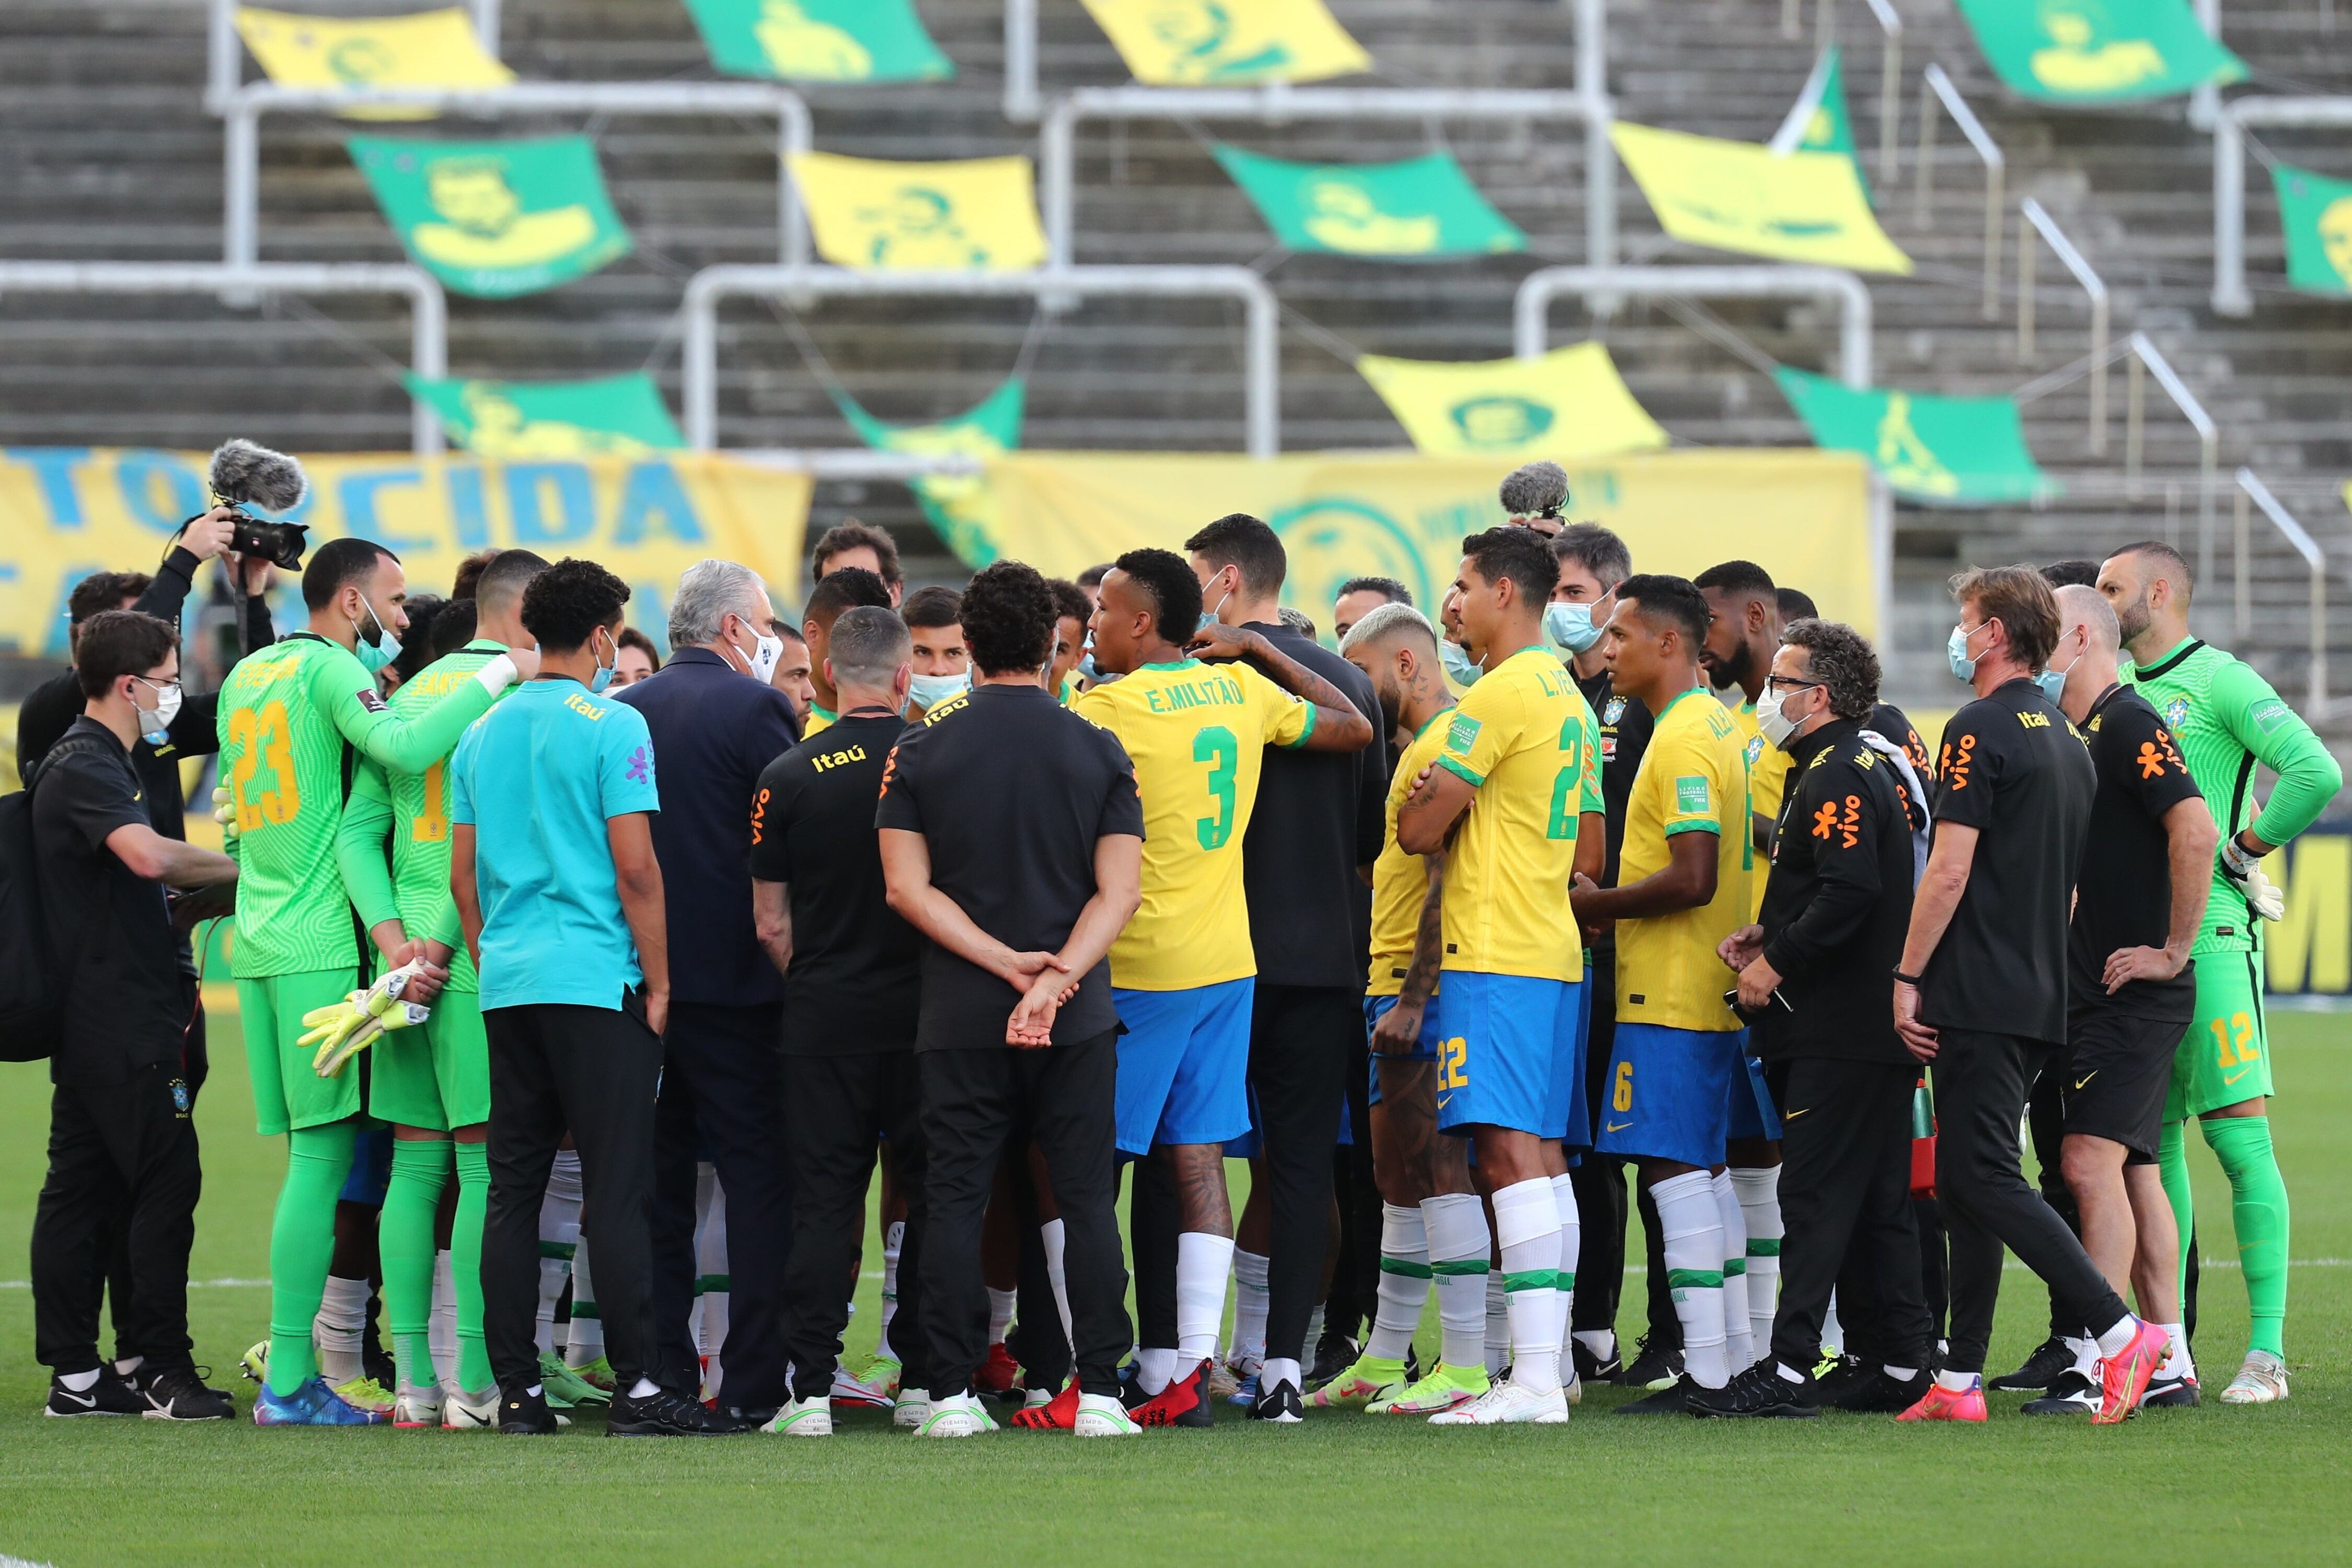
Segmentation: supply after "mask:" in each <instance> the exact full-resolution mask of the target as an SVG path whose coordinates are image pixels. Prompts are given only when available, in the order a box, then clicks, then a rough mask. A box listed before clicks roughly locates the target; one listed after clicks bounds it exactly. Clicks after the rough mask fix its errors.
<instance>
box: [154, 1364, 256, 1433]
mask: <svg viewBox="0 0 2352 1568" xmlns="http://www.w3.org/2000/svg"><path fill="white" fill-rule="evenodd" d="M208 1370H209V1369H207V1368H205V1367H200V1366H175V1367H172V1368H170V1369H168V1370H166V1371H163V1372H157V1373H150V1372H149V1371H148V1370H147V1368H145V1367H143V1366H142V1367H141V1368H140V1369H139V1371H138V1372H137V1373H133V1374H132V1380H131V1382H132V1386H133V1387H134V1388H136V1389H137V1390H138V1392H139V1394H140V1397H142V1398H143V1399H144V1400H146V1401H147V1408H146V1409H145V1410H143V1411H142V1412H141V1413H140V1414H142V1415H145V1416H146V1417H147V1419H148V1420H150V1421H227V1420H230V1419H233V1418H234V1417H235V1416H236V1401H235V1400H233V1399H231V1398H230V1397H229V1396H228V1395H227V1394H225V1393H223V1392H222V1391H221V1390H219V1389H217V1388H207V1387H205V1373H206V1371H208Z"/></svg>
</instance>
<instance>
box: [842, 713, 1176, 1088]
mask: <svg viewBox="0 0 2352 1568" xmlns="http://www.w3.org/2000/svg"><path fill="white" fill-rule="evenodd" d="M831 733H832V731H829V730H828V731H824V732H823V733H822V734H820V736H819V739H824V737H825V736H829V735H830V734H831ZM873 821H874V825H875V826H877V827H887V828H899V829H903V830H905V831H907V832H909V833H919V834H921V835H922V836H923V838H924V841H925V842H926V844H927V845H928V846H929V850H930V858H931V885H932V886H933V887H936V888H938V889H940V891H941V892H943V893H945V894H946V895H947V896H948V897H949V898H950V899H953V900H955V902H956V906H957V907H958V908H959V909H961V910H963V912H964V913H965V914H966V915H969V916H970V917H971V921H972V923H973V924H975V925H977V926H979V927H980V929H981V930H982V931H986V932H987V933H988V934H989V935H991V936H992V937H994V938H995V939H996V940H997V941H999V942H1003V943H1004V945H1005V946H1007V947H1009V948H1011V949H1013V951H1014V952H1054V951H1055V950H1057V949H1059V948H1060V947H1061V945H1062V943H1063V942H1066V941H1068V940H1069V935H1070V928H1071V927H1073V926H1075V925H1076V924H1077V920H1078V913H1079V911H1080V910H1084V909H1085V908H1086V906H1087V900H1090V899H1092V898H1093V897H1094V896H1095V843H1096V841H1097V839H1102V838H1108V837H1116V836H1120V835H1124V836H1127V837H1133V838H1141V837H1143V805H1142V803H1141V801H1140V800H1139V798H1138V797H1137V795H1136V793H1135V765H1134V763H1130V762H1129V760H1128V756H1127V749H1126V748H1125V747H1123V746H1121V745H1120V744H1119V743H1118V737H1117V736H1115V735H1113V734H1112V733H1111V732H1110V731H1108V730H1104V729H1100V728H1098V727H1097V726H1096V725H1094V724H1092V723H1090V722H1088V721H1087V720H1084V719H1081V718H1079V717H1078V716H1077V715H1076V714H1075V713H1073V712H1071V711H1070V710H1068V709H1066V708H1065V707H1063V706H1062V705H1061V704H1060V703H1058V702H1056V701H1055V700H1054V699H1053V697H1052V696H1051V695H1049V694H1048V693H1047V692H1046V691H1045V689H1044V688H1042V687H1037V686H1027V685H1024V686H1011V685H1005V686H998V685H983V686H975V687H974V688H972V689H971V691H970V692H969V693H967V694H965V695H964V696H961V697H958V698H955V699H953V700H950V701H947V702H943V703H941V704H940V706H939V707H937V708H935V709H933V710H931V711H930V712H929V713H928V714H926V715H925V716H924V718H923V721H922V722H921V723H920V724H919V725H916V726H915V727H914V728H913V729H910V730H908V731H907V732H906V733H905V734H904V735H902V736H900V737H899V738H898V745H897V746H896V747H895V748H894V749H893V750H892V752H891V753H890V759H889V762H888V764H887V767H886V769H885V771H884V773H883V777H882V796H881V803H880V805H879V806H878V807H877V809H876V812H875V816H874V818H873ZM1020 1002H1021V993H1020V992H1018V991H1016V990H1014V989H1013V987H1012V986H1011V985H1009V984H1005V983H1004V982H1003V981H1002V980H999V979H998V978H997V977H996V976H995V975H993V974H991V973H988V972H987V971H986V970H984V969H982V968H981V967H979V966H978V965H977V964H974V963H969V962H967V961H966V960H964V959H962V958H959V957H957V956H956V955H955V954H954V953H951V952H948V951H947V950H946V949H944V948H941V947H939V946H937V945H936V944H931V943H926V944H925V946H924V949H923V1003H922V1017H921V1022H920V1023H919V1026H917V1029H916V1034H915V1048H916V1049H917V1050H919V1051H938V1050H981V1049H985V1048H987V1047H1002V1046H1003V1044H1004V1026H1005V1024H1006V1022H1007V1021H1008V1020H1009V1019H1010V1018H1011V1017H1012V1016H1013V1008H1014V1007H1016V1006H1018V1005H1020ZM1117 1028H1118V1011H1117V1009H1116V1008H1115V1007H1114V1006H1113V1005H1112V1004H1111V995H1110V963H1109V960H1108V958H1106V959H1104V960H1103V961H1102V962H1100V963H1097V964H1096V965H1095V966H1094V967H1093V968H1092V969H1090V970H1088V971H1087V973H1086V974H1085V975H1084V976H1083V977H1082V979H1081V980H1080V983H1079V985H1078V992H1077V994H1076V996H1073V997H1072V998H1071V999H1070V1000H1069V1001H1068V1002H1066V1003H1065V1004H1064V1005H1063V1006H1062V1008H1061V1011H1060V1012H1059V1013H1057V1014H1056V1015H1055V1019H1054V1043H1055V1045H1074V1044H1076V1043H1077V1042H1078V1041H1081V1040H1090V1039H1094V1038H1096V1037H1099V1036H1102V1035H1107V1034H1109V1033H1111V1032H1112V1031H1113V1030H1115V1029H1117Z"/></svg>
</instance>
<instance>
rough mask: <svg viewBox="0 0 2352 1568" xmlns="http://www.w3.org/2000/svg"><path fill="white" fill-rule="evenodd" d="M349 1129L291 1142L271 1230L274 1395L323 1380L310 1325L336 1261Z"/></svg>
mask: <svg viewBox="0 0 2352 1568" xmlns="http://www.w3.org/2000/svg"><path fill="white" fill-rule="evenodd" d="M353 1132H354V1129H353V1127H352V1123H350V1122H348V1121H339V1122H336V1123H334V1124H333V1125H331V1126H328V1127H305V1128H300V1129H298V1130H297V1131H293V1132H290V1133H289V1134H287V1139H286V1184H285V1185H283V1186H281V1187H280V1188H278V1215H277V1218H276V1220H275V1221H273V1222H272V1224H271V1226H270V1229H269V1392H271V1393H272V1394H278V1395H280V1396H283V1395H286V1394H292V1393H293V1392H294V1391H295V1390H296V1389H298V1388H299V1387H301V1386H302V1385H303V1384H306V1383H308V1382H310V1380H311V1379H312V1378H314V1377H316V1376H318V1375H319V1358H318V1354H317V1352H314V1351H313V1350H312V1349H311V1346H310V1320H311V1319H313V1318H315V1317H317V1316H318V1315H319V1302H320V1299H321V1298H322V1297H324V1296H325V1294H326V1289H327V1269H328V1268H329V1266H330V1265H331V1263H332V1262H333V1261H334V1256H335V1200H336V1199H338V1198H340V1197H341V1195H342V1192H343V1182H344V1179H345V1178H346V1177H348V1176H349V1175H350V1174H351V1170H352V1136H353Z"/></svg>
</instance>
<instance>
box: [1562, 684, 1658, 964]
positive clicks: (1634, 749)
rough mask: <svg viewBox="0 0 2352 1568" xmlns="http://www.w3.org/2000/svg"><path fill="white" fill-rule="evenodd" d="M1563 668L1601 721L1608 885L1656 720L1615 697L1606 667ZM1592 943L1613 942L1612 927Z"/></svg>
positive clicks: (1604, 876)
mask: <svg viewBox="0 0 2352 1568" xmlns="http://www.w3.org/2000/svg"><path fill="white" fill-rule="evenodd" d="M1568 673H1569V676H1570V679H1573V680H1574V681H1575V682H1576V689H1578V690H1579V691H1581V692H1582V693H1584V700H1585V701H1586V702H1587V703H1589V704H1591V708H1592V716H1593V718H1594V719H1596V720H1598V721H1600V724H1601V805H1602V806H1603V808H1604V809H1605V810H1606V811H1607V812H1608V816H1607V817H1606V818H1605V820H1606V822H1607V825H1608V833H1607V835H1606V837H1607V839H1608V858H1607V859H1606V860H1605V861H1604V862H1603V864H1602V867H1601V886H1602V887H1604V888H1613V887H1615V886H1616V885H1617V861H1618V858H1619V856H1620V855H1622V853H1623V851H1624V848H1625V803H1626V802H1627V801H1629V800H1631V799H1632V798H1633V775H1634V774H1635V773H1639V772H1641V769H1642V753H1643V752H1646V751H1648V750H1649V749H1650V731H1653V730H1654V729H1656V728H1657V721H1655V720H1654V719H1652V718H1651V717H1650V710H1649V709H1647V708H1645V707H1643V704H1642V700H1641V699H1640V698H1638V697H1620V696H1618V695H1617V693H1616V692H1615V691H1613V690H1612V689H1611V687H1612V680H1611V679H1610V673H1609V671H1608V670H1606V669H1603V670H1601V672H1600V673H1599V674H1598V675H1595V676H1594V677H1593V678H1592V679H1590V680H1587V679H1585V678H1584V677H1582V676H1580V675H1578V674H1577V673H1576V671H1575V670H1574V669H1573V668H1570V670H1569V672H1568ZM1592 945H1593V946H1595V947H1606V948H1614V947H1615V946H1616V945H1617V928H1616V927H1615V926H1613V925H1612V926H1604V927H1602V928H1601V938H1600V940H1599V941H1597V942H1594V943H1593V944H1592Z"/></svg>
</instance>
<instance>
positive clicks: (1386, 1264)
mask: <svg viewBox="0 0 2352 1568" xmlns="http://www.w3.org/2000/svg"><path fill="white" fill-rule="evenodd" d="M1381 1273H1383V1274H1394V1275H1396V1276H1398V1277H1399V1278H1401V1279H1428V1278H1429V1277H1430V1273H1431V1270H1430V1267H1429V1265H1428V1264H1426V1263H1416V1262H1414V1261H1413V1260H1412V1258H1391V1257H1390V1256H1389V1255H1388V1254H1387V1253H1385V1252H1383V1253H1381Z"/></svg>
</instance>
